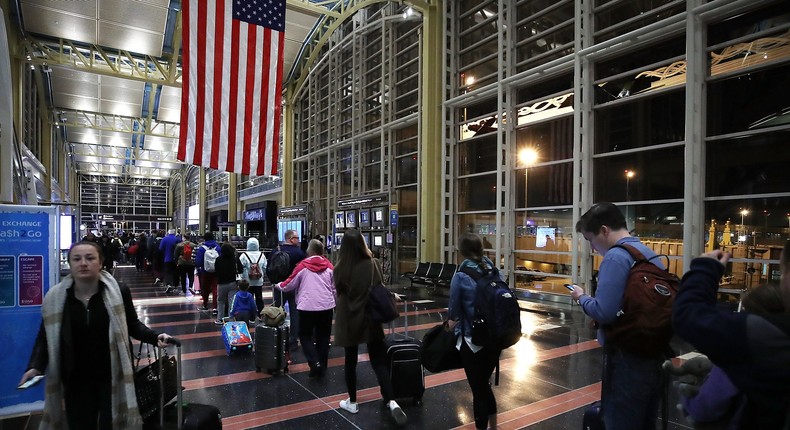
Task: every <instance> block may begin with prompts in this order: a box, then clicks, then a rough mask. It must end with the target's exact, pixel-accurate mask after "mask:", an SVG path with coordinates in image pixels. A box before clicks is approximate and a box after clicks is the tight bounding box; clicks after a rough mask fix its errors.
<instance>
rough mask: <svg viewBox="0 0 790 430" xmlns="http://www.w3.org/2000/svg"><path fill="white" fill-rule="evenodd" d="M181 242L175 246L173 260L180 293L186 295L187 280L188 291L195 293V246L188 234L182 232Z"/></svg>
mask: <svg viewBox="0 0 790 430" xmlns="http://www.w3.org/2000/svg"><path fill="white" fill-rule="evenodd" d="M182 239H183V240H182V241H181V242H180V243H179V244H178V245H176V250H175V258H176V265H177V266H176V267H177V271H178V282H179V283H180V284H181V292H182V293H183V294H184V295H186V293H187V280H189V291H190V292H191V293H192V294H197V293H196V292H195V254H196V253H197V246H198V245H197V244H196V243H195V242H192V240H191V237H190V234H189V232H188V231H187V232H184V234H183V235H182Z"/></svg>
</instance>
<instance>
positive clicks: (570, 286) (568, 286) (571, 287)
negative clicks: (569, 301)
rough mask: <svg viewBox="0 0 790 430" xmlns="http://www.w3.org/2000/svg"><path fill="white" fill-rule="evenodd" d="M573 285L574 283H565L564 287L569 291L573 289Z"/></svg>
mask: <svg viewBox="0 0 790 430" xmlns="http://www.w3.org/2000/svg"><path fill="white" fill-rule="evenodd" d="M573 287H575V285H572V284H565V288H567V289H568V290H569V291H573Z"/></svg>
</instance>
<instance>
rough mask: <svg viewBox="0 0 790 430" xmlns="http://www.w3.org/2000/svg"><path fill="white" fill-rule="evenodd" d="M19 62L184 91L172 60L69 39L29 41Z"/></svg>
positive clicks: (178, 69)
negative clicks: (58, 67)
mask: <svg viewBox="0 0 790 430" xmlns="http://www.w3.org/2000/svg"><path fill="white" fill-rule="evenodd" d="M22 44H23V46H22V47H21V49H18V50H17V52H22V53H23V54H22V55H21V56H18V57H17V59H18V60H20V61H23V62H27V63H30V64H40V65H43V66H47V65H49V66H61V67H64V68H68V69H71V70H77V71H81V72H88V73H95V74H98V75H104V76H113V77H116V78H121V79H130V80H134V81H139V82H150V83H152V84H159V85H168V86H172V87H178V88H180V87H181V69H180V67H178V66H177V65H176V66H175V68H174V64H177V62H172V61H171V60H169V59H164V58H157V57H153V56H150V55H140V54H132V53H130V52H129V51H126V50H122V49H117V50H116V49H113V50H110V49H106V48H102V47H100V46H97V45H86V44H82V43H78V42H75V41H72V40H67V39H57V40H44V39H36V38H34V37H28V38H27V39H25V40H24V41H23V42H22Z"/></svg>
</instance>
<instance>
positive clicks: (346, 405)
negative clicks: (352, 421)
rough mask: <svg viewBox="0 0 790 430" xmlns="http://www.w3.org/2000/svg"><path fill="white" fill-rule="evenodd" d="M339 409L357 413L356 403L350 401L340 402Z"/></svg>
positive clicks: (357, 406)
mask: <svg viewBox="0 0 790 430" xmlns="http://www.w3.org/2000/svg"><path fill="white" fill-rule="evenodd" d="M340 409H345V410H347V411H349V412H351V413H352V414H356V413H357V412H359V405H358V404H356V403H352V402H351V399H346V400H341V401H340ZM404 416H405V415H404Z"/></svg>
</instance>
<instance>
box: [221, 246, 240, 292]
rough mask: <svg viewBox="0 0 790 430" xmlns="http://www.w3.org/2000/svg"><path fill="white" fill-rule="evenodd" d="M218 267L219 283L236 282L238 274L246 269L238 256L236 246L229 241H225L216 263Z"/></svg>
mask: <svg viewBox="0 0 790 430" xmlns="http://www.w3.org/2000/svg"><path fill="white" fill-rule="evenodd" d="M215 268H216V269H217V284H229V283H231V282H236V274H237V273H241V272H243V271H244V267H242V265H241V262H240V261H239V259H238V257H236V248H234V247H233V245H231V244H229V243H223V244H222V247H221V248H220V252H219V257H217V262H216V265H215Z"/></svg>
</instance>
